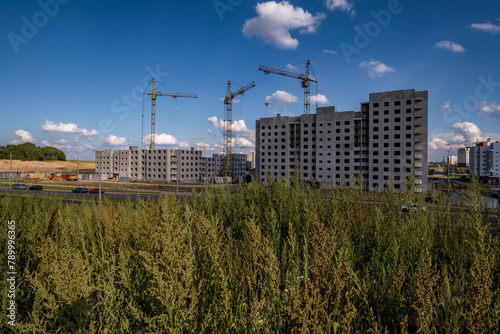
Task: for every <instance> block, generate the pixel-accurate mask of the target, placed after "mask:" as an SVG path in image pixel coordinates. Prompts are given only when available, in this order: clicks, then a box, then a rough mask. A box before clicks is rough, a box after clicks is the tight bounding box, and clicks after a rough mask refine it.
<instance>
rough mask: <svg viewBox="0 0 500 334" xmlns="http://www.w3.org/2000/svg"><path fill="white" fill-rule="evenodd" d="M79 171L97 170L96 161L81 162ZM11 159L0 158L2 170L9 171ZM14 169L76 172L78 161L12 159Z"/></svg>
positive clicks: (40, 171) (20, 170) (27, 171)
mask: <svg viewBox="0 0 500 334" xmlns="http://www.w3.org/2000/svg"><path fill="white" fill-rule="evenodd" d="M78 167H79V172H80V171H83V170H95V162H80V164H79V166H78ZM9 169H10V160H0V172H8V171H9ZM12 171H13V172H22V173H23V174H29V173H43V174H45V173H46V172H52V173H76V161H21V160H12Z"/></svg>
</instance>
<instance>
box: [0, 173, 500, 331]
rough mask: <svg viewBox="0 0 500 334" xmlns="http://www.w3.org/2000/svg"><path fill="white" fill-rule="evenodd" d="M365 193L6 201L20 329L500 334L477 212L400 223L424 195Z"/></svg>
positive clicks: (444, 206)
mask: <svg viewBox="0 0 500 334" xmlns="http://www.w3.org/2000/svg"><path fill="white" fill-rule="evenodd" d="M361 189H362V187H361V186H360V187H354V188H352V189H341V188H332V189H331V191H330V196H329V198H328V199H327V200H325V199H324V198H323V196H322V195H321V192H320V190H318V189H314V187H312V188H307V187H302V186H301V182H293V183H292V184H291V183H289V182H288V181H286V180H281V181H273V182H271V181H270V182H269V186H268V187H264V186H263V185H262V184H261V183H260V182H258V181H257V182H253V183H252V184H251V185H242V186H241V188H240V190H239V191H238V192H236V193H230V192H229V190H227V189H225V188H224V187H221V188H213V187H210V186H208V187H207V188H206V189H205V190H204V191H203V193H202V194H201V196H200V197H197V196H195V195H193V196H192V197H190V198H187V199H185V200H184V201H182V202H180V201H177V200H176V199H175V198H174V197H168V196H167V197H165V198H163V199H161V200H159V201H158V202H137V203H135V202H131V201H127V202H124V203H121V204H118V205H116V204H114V203H110V202H106V201H105V202H104V203H103V204H102V205H98V204H82V205H75V204H67V203H63V202H61V201H57V200H55V199H54V200H50V199H49V200H47V199H38V198H36V197H30V198H27V199H23V198H20V197H17V198H4V199H2V200H1V202H0V214H1V215H2V233H3V235H7V233H6V222H7V221H8V220H15V221H16V223H17V233H18V234H17V249H16V252H17V256H18V261H17V262H18V263H17V266H18V267H17V271H18V276H17V278H18V282H17V287H16V290H17V296H16V302H17V305H18V310H17V327H16V331H18V332H19V333H38V332H40V333H45V332H47V333H65V332H70V333H105V332H108V333H117V332H133V333H150V332H155V333H215V332H218V333H247V332H248V333H299V332H301V333H302V332H310V333H370V332H372V333H381V332H391V333H416V332H422V333H428V332H445V333H448V332H456V333H495V332H499V331H500V324H499V316H500V293H499V288H500V278H499V277H500V261H499V257H500V246H499V242H498V238H494V237H492V236H491V234H490V233H489V229H488V227H487V226H486V225H484V224H483V221H482V220H483V217H482V215H481V214H480V212H479V211H478V210H475V209H472V210H469V211H467V210H463V209H462V210H459V212H458V213H457V216H456V219H455V220H454V222H453V223H452V221H451V219H450V206H449V204H448V203H447V202H445V201H444V200H442V199H441V201H440V204H439V205H438V207H428V208H427V210H426V211H423V210H422V209H418V210H417V211H415V212H413V211H412V212H410V213H408V214H407V215H406V216H403V215H402V214H401V204H402V203H409V201H411V202H415V203H420V204H423V201H424V199H423V197H422V196H420V195H418V194H411V193H406V194H403V195H402V196H397V195H396V194H394V193H393V192H392V190H390V189H386V190H385V191H384V192H382V193H379V194H376V195H375V196H376V198H375V201H374V203H366V202H365V201H363V192H362V190H361ZM471 198H474V196H471ZM418 207H420V208H421V207H422V206H421V205H420V206H418ZM3 240H5V238H4V239H3ZM0 261H1V262H2V263H7V259H6V252H2V254H1V255H0ZM0 289H1V290H2V291H3V292H2V308H3V309H4V310H5V309H6V307H7V304H6V303H7V301H8V300H7V297H6V295H7V293H6V291H7V285H6V281H5V280H1V283H0ZM0 326H2V327H1V328H0V330H1V331H2V332H6V331H7V327H8V326H7V324H6V323H5V321H3V322H2V324H1V325H0Z"/></svg>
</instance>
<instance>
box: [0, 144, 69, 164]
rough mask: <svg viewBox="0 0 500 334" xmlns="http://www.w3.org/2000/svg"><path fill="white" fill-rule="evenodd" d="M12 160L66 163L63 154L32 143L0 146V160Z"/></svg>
mask: <svg viewBox="0 0 500 334" xmlns="http://www.w3.org/2000/svg"><path fill="white" fill-rule="evenodd" d="M11 153H12V159H14V160H21V161H54V160H58V161H66V155H65V154H64V152H62V151H60V150H58V149H57V148H54V147H50V146H45V147H38V146H36V145H35V144H32V143H24V144H19V145H7V146H0V159H10V154H11Z"/></svg>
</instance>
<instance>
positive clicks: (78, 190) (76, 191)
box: [71, 188, 89, 193]
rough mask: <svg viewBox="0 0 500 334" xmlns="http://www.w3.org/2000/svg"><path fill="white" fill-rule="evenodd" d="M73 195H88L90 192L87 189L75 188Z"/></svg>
mask: <svg viewBox="0 0 500 334" xmlns="http://www.w3.org/2000/svg"><path fill="white" fill-rule="evenodd" d="M71 192H73V193H88V192H89V190H88V189H87V188H75V189H73V190H71Z"/></svg>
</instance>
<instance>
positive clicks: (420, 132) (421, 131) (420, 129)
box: [415, 126, 424, 134]
mask: <svg viewBox="0 0 500 334" xmlns="http://www.w3.org/2000/svg"><path fill="white" fill-rule="evenodd" d="M422 133H424V129H423V127H422V126H419V127H416V128H415V134H422Z"/></svg>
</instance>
